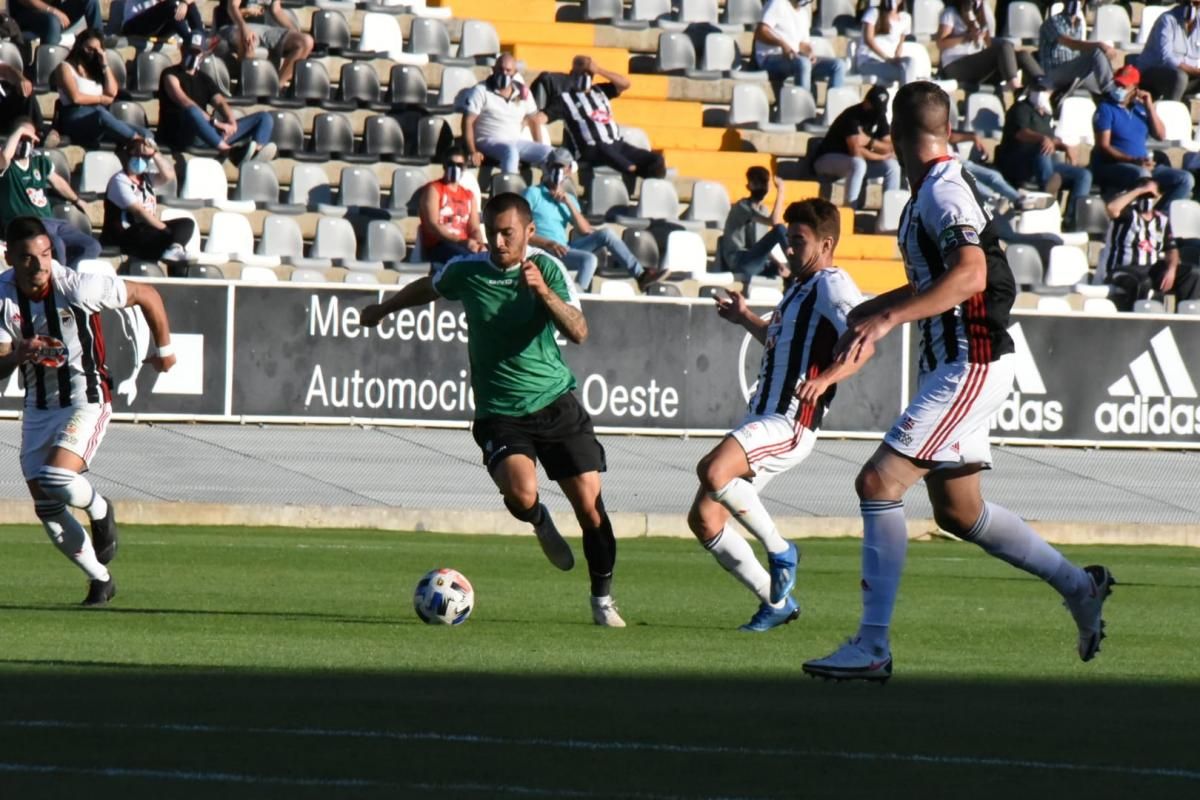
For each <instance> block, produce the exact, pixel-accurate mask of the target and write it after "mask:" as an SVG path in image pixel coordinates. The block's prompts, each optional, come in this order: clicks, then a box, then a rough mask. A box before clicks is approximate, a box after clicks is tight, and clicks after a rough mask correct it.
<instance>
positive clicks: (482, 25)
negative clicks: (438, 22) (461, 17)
mask: <svg viewBox="0 0 1200 800" xmlns="http://www.w3.org/2000/svg"><path fill="white" fill-rule="evenodd" d="M499 54H500V36H499V35H498V34H497V33H496V29H495V28H494V27H493V26H492V23H490V22H484V21H483V20H478V19H469V20H467V21H466V22H464V23H463V25H462V34H460V35H459V38H458V57H459V58H470V59H473V60H475V62H476V63H479V64H491V63H492V62H494V61H495V60H496V56H498V55H499Z"/></svg>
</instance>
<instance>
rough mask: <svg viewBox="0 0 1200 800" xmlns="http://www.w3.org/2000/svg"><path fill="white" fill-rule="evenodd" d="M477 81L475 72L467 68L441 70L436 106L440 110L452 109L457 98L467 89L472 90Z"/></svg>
mask: <svg viewBox="0 0 1200 800" xmlns="http://www.w3.org/2000/svg"><path fill="white" fill-rule="evenodd" d="M477 83H479V79H478V78H476V77H475V70H473V69H469V68H467V67H446V68H444V69H443V70H442V85H441V88H439V89H438V99H437V104H438V106H440V107H442V108H447V109H448V108H451V107H454V106H455V105H456V104H457V102H458V97H459V95H460V94H462V93H463V92H465V91H467V90H468V89H471V88H473V87H474V86H475V85H476V84H477Z"/></svg>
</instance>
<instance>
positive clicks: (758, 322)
mask: <svg viewBox="0 0 1200 800" xmlns="http://www.w3.org/2000/svg"><path fill="white" fill-rule="evenodd" d="M725 294H726V295H727V297H724V298H721V297H714V298H713V299H714V300H716V301H717V315H718V316H719V317H721V319H723V320H728V321H729V322H732V323H733V324H735V325H741V326H742V327H743V328H745V329H746V332H747V333H749V334H750V335H751V336H753V337H754V338H755V339H756V340H757V341H758V343H759V344H766V343H767V326H768V325H769V324H770V323H769V321H768V320H765V319H763V318H762V317H760V316H759V315H758V314H755V313H754V312H753V311H751V310H750V307H749V306H748V305H746V298H745V296H744V295H743V294H742V293H741V292H739V291H738V290H736V289H726V290H725Z"/></svg>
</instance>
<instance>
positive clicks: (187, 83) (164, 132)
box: [158, 64, 221, 144]
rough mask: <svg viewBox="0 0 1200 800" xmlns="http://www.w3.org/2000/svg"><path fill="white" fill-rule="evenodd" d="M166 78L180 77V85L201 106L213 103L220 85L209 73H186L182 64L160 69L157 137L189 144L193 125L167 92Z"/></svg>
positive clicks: (166, 140)
mask: <svg viewBox="0 0 1200 800" xmlns="http://www.w3.org/2000/svg"><path fill="white" fill-rule="evenodd" d="M168 78H174V79H175V80H177V81H179V88H180V89H182V90H183V93H184V94H185V95H187V96H188V98H189V99H190V100H191V101H192V102H193V103H195V104H196V105H198V106H200V108H201V109H202V110H207V109H208V108H209V106H211V105H212V102H213V98H214V97H217V96H219V95H220V94H221V87H220V86H219V85H218V84H217V82H216V81H214V80H213V79H212V76H211V75H209V74H208V73H205V72H201V71H200V70H196V72H195V73H189V72H188V71H187V70H186V69H185V68H184V66H183V65H182V64H175V65H173V66H170V67H167V68H166V69H165V70H163V74H162V76H161V77H160V78H159V81H158V134H159V137H158V138H159V139H161V140H162V141H164V142H168V143H176V142H178V143H181V144H190V143H191V139H192V136H191V134H190V131H191V130H192V127H191V125H190V124H189V123H188V122H185V119H186V117H187V114H186V112H185V110H184V108H183V106H181V105H179V104H178V103H176V102H175V101H174V100H173V99H171V95H170V93H169V92H167V79H168Z"/></svg>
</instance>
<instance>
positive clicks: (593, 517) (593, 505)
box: [574, 495, 605, 530]
mask: <svg viewBox="0 0 1200 800" xmlns="http://www.w3.org/2000/svg"><path fill="white" fill-rule="evenodd" d="M574 508H575V520H576V521H577V522H578V523H579V527H580V528H582V529H584V530H595V529H596V528H599V527H600V526H601V525H603V524H604V516H605V515H604V503H603V501H601V500H600V496H599V495H597V496H596V497H595V498H594V499H592V498H580V499H579V500H577V501H576V502H575V503H574Z"/></svg>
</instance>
